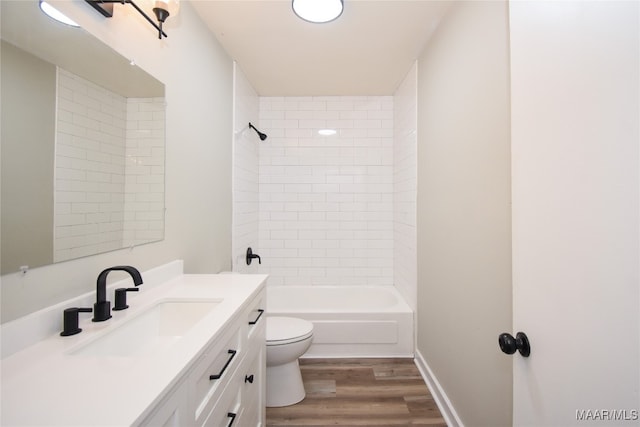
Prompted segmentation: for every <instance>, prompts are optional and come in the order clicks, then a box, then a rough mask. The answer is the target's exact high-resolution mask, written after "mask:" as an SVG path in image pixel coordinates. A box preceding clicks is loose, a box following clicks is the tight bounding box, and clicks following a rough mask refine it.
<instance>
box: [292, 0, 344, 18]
mask: <svg viewBox="0 0 640 427" xmlns="http://www.w3.org/2000/svg"><path fill="white" fill-rule="evenodd" d="M291 6H292V7H293V11H294V12H295V14H296V15H298V16H299V17H300V18H302V19H304V20H305V21H309V22H314V23H318V24H322V23H325V22H330V21H333V20H334V19H336V18H337V17H339V16H340V15H342V10H343V9H344V3H343V1H342V0H292V2H291Z"/></svg>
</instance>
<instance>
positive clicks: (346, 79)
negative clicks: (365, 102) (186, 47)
mask: <svg viewBox="0 0 640 427" xmlns="http://www.w3.org/2000/svg"><path fill="white" fill-rule="evenodd" d="M192 4H193V6H194V8H195V9H196V11H197V13H198V14H199V15H200V16H201V18H202V19H203V20H204V22H205V23H206V24H207V26H208V27H209V28H210V29H211V31H212V32H213V33H214V34H215V36H216V38H217V39H218V41H219V42H220V43H221V44H222V46H223V47H224V49H225V50H226V51H227V53H228V54H229V55H230V56H231V57H232V58H233V59H234V60H235V61H236V62H237V63H238V65H239V67H240V68H241V69H242V71H243V72H244V74H245V75H246V77H247V78H248V79H249V81H250V82H251V84H252V86H253V87H254V89H255V90H256V92H258V94H259V95H260V96H322V95H327V96H329V95H392V94H393V93H394V92H395V90H396V88H397V87H398V85H399V84H400V82H402V80H403V79H404V77H405V75H406V73H407V72H408V71H409V69H410V67H411V65H412V64H413V63H414V61H415V60H416V59H417V57H418V55H419V54H420V52H421V51H422V49H423V48H424V46H425V45H426V42H427V40H428V39H429V37H430V36H431V34H432V33H433V31H434V30H435V28H436V27H437V25H438V23H439V22H440V19H441V18H442V16H443V15H444V13H445V12H446V10H447V9H448V7H449V6H450V4H451V2H450V1H435V0H409V1H407V0H344V12H343V14H342V16H340V17H339V18H338V19H337V20H335V21H333V22H329V23H326V24H312V23H309V22H306V21H303V20H302V19H300V18H298V17H297V16H296V15H295V14H294V13H293V10H292V8H291V0H192Z"/></svg>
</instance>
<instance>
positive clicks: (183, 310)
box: [71, 299, 222, 357]
mask: <svg viewBox="0 0 640 427" xmlns="http://www.w3.org/2000/svg"><path fill="white" fill-rule="evenodd" d="M220 302H222V300H221V299H218V300H211V299H208V300H165V301H160V302H158V303H157V304H156V305H154V306H153V307H150V308H149V309H147V310H146V311H144V312H143V313H142V314H140V315H139V316H137V317H134V318H132V319H131V320H128V321H126V322H124V323H123V324H122V325H119V326H118V327H116V328H115V329H113V330H112V331H109V332H107V333H106V334H104V335H101V336H99V337H97V338H96V339H95V340H93V341H91V342H89V343H88V344H84V345H82V346H81V347H80V348H79V349H76V350H74V351H72V352H71V354H74V355H83V356H103V357H104V356H115V357H143V356H153V355H156V354H158V351H162V350H165V349H167V348H169V347H171V346H172V345H173V344H175V343H176V342H177V341H178V340H179V339H180V338H181V337H182V336H184V335H185V334H186V333H187V332H188V331H189V330H190V329H191V328H192V327H193V326H195V325H196V324H197V323H198V322H199V321H200V320H202V319H203V318H204V317H205V316H206V315H207V314H209V313H210V312H211V311H212V310H214V309H215V308H216V306H218V305H219V304H220ZM130 310H131V309H130Z"/></svg>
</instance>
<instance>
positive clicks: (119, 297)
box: [113, 288, 140, 310]
mask: <svg viewBox="0 0 640 427" xmlns="http://www.w3.org/2000/svg"><path fill="white" fill-rule="evenodd" d="M139 290H140V289H139V288H118V289H116V305H115V306H114V307H113V309H114V310H124V309H127V308H129V306H128V305H127V292H138V291H139Z"/></svg>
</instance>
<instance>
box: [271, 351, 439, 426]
mask: <svg viewBox="0 0 640 427" xmlns="http://www.w3.org/2000/svg"><path fill="white" fill-rule="evenodd" d="M300 371H301V372H302V379H303V381H304V385H305V390H306V392H307V395H306V397H305V399H304V400H303V401H302V402H300V403H298V404H295V405H292V406H286V407H283V408H267V426H272V427H278V426H430V427H433V426H437V427H446V423H445V421H444V419H443V418H442V415H441V414H440V411H439V410H438V407H437V406H436V403H435V401H434V400H433V397H432V396H431V394H430V393H429V389H428V388H427V386H426V385H425V383H424V381H423V379H422V377H421V376H420V373H419V371H418V368H417V367H416V366H415V364H414V362H413V359H300Z"/></svg>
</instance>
